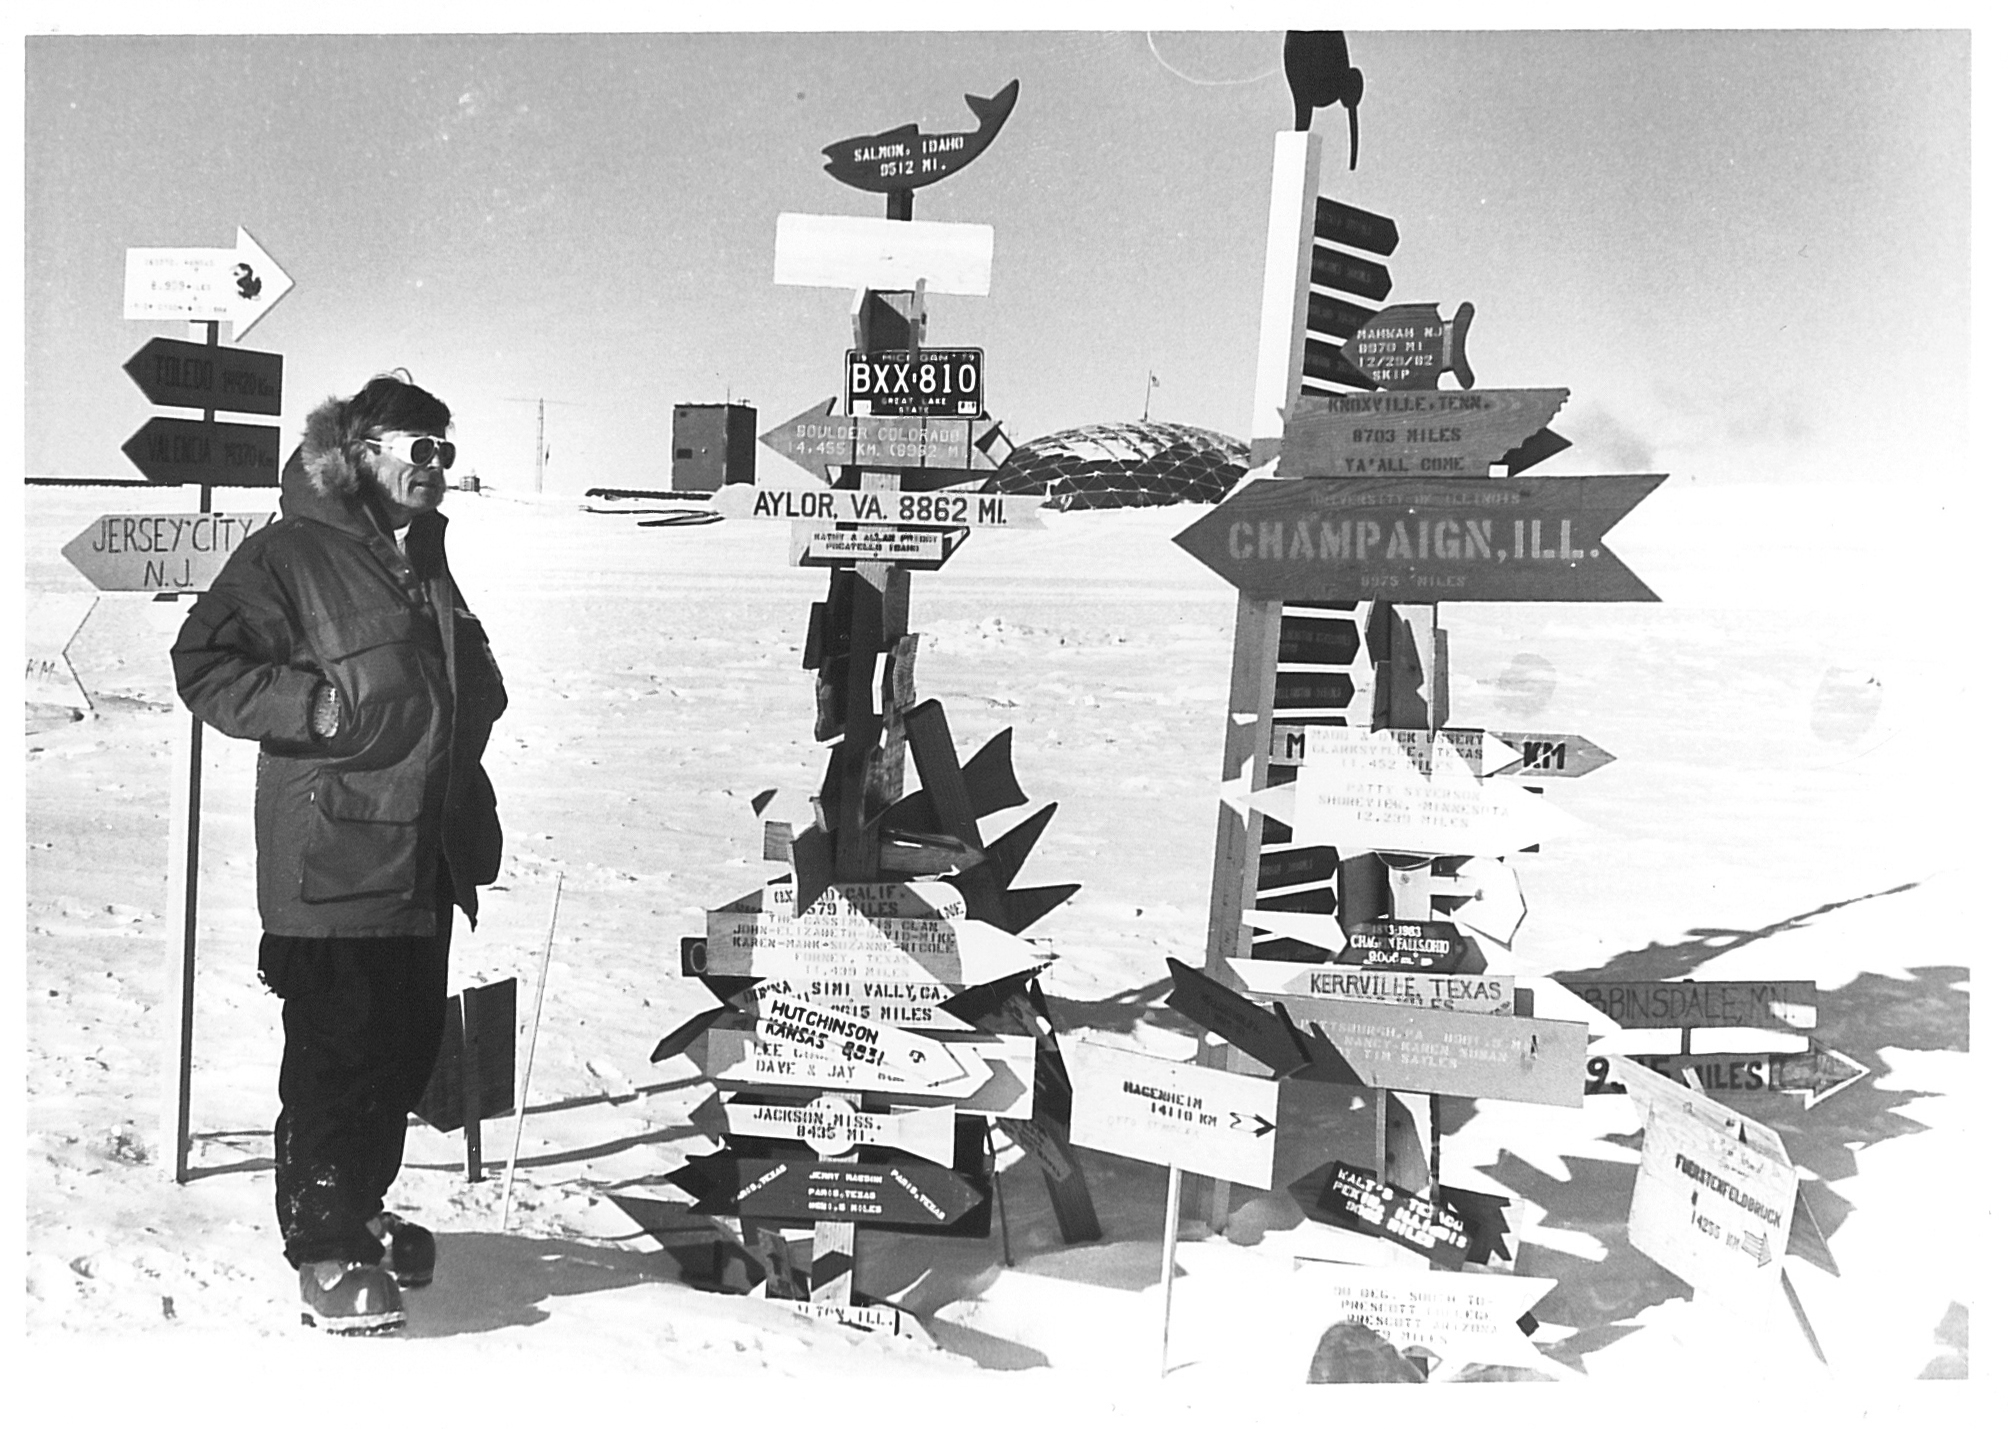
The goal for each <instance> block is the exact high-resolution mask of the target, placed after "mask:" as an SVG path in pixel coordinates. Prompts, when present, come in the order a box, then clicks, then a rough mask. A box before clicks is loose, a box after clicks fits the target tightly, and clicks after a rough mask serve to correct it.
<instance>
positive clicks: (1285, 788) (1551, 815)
mask: <svg viewBox="0 0 2008 1429" xmlns="http://www.w3.org/2000/svg"><path fill="white" fill-rule="evenodd" d="M1391 734H1392V732H1391V731H1389V730H1366V729H1358V728H1354V727H1352V726H1347V725H1312V726H1310V727H1309V728H1308V729H1307V731H1306V742H1305V756H1304V763H1303V765H1302V767H1301V769H1300V770H1299V773H1298V777H1297V779H1296V781H1295V782H1294V783H1290V784H1278V785H1275V786H1273V787H1271V788H1268V789H1259V790H1255V791H1253V792H1252V793H1249V794H1248V795H1247V796H1246V802H1247V804H1248V807H1250V808H1251V809H1254V810H1256V811H1258V812H1260V813H1263V814H1267V815H1268V816H1269V817H1271V818H1274V819H1278V820H1281V821H1282V822H1283V823H1285V824H1288V825H1289V826H1290V827H1291V828H1292V829H1293V830H1294V831H1295V833H1296V836H1297V838H1298V839H1299V840H1300V841H1301V842H1304V843H1329V844H1331V845H1332V846H1333V847H1335V848H1340V849H1344V850H1348V851H1354V852H1357V851H1363V850H1367V849H1376V850H1381V851H1384V852H1402V853H1416V854H1508V853H1514V852H1517V851H1519V850H1521V849H1524V848H1526V847H1527V846H1528V845H1530V844H1538V843H1540V842H1542V840H1543V839H1546V838H1551V837H1554V836H1557V835H1560V834H1565V833H1568V832H1571V831H1573V830H1575V829H1577V828H1579V827H1581V821H1580V820H1578V819H1576V818H1575V817H1574V816H1573V815H1571V814H1568V813H1566V812H1564V811H1563V810H1561V809H1559V808H1556V807H1554V805H1553V804H1551V803H1550V802H1549V801H1548V800H1546V799H1543V798H1541V797H1540V796H1539V795H1536V794H1531V793H1529V792H1528V791H1526V790H1524V789H1521V788H1518V787H1517V786H1515V785H1512V784H1502V783H1500V782H1499V781H1497V780H1490V779H1479V778H1477V777H1476V776H1474V775H1473V774H1472V773H1471V771H1470V769H1469V768H1468V767H1467V766H1466V765H1465V763H1464V761H1463V760H1462V759H1461V758H1458V757H1457V756H1456V755H1455V754H1454V753H1451V754H1449V755H1448V756H1447V757H1439V758H1435V759H1433V760H1432V762H1431V764H1430V766H1429V767H1428V769H1427V770H1423V769H1419V768H1418V767H1417V763H1416V760H1415V759H1414V757H1413V755H1412V752H1411V749H1410V748H1409V747H1405V746H1404V745H1403V743H1402V742H1401V741H1400V740H1398V739H1395V738H1392V737H1390V735H1391Z"/></svg>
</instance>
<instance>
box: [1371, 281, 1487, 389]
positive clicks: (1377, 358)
mask: <svg viewBox="0 0 2008 1429" xmlns="http://www.w3.org/2000/svg"><path fill="white" fill-rule="evenodd" d="M1474 311H1475V310H1474V309H1473V308H1472V306H1471V304H1469V303H1464V304H1461V305H1460V306H1459V307H1458V309H1457V315H1456V316H1455V317H1453V318H1451V319H1450V320H1449V321H1448V322H1446V321H1444V319H1443V318H1442V317H1441V316H1439V315H1438V313H1437V311H1436V304H1434V303H1396V304H1395V305H1394V306H1392V307H1386V308H1382V309H1381V310H1380V311H1379V312H1377V313H1375V314H1374V315H1373V316H1372V317H1370V318H1368V319H1367V320H1366V321H1365V322H1363V323H1361V324H1360V326H1359V330H1358V331H1356V332H1355V333H1354V334H1353V335H1352V336H1351V337H1350V338H1348V339H1347V340H1346V347H1345V354H1346V361H1348V362H1350V363H1352V365H1353V366H1354V367H1356V368H1358V369H1359V370H1360V371H1361V372H1362V373H1364V374H1365V375H1366V376H1367V378H1369V379H1370V380H1371V381H1372V382H1373V383H1374V385H1375V386H1377V387H1385V388H1388V389H1390V390H1392V391H1397V392H1411V391H1425V392H1426V391H1433V390H1435V387H1436V379H1437V377H1438V375H1439V374H1441V373H1444V372H1448V373H1451V374H1452V375H1453V376H1455V377H1456V378H1457V382H1458V385H1459V386H1461V387H1463V388H1464V389H1465V390H1466V391H1467V392H1468V391H1470V390H1471V384H1472V382H1473V381H1475V380H1476V379H1474V378H1473V377H1472V375H1471V364H1470V363H1468V362H1466V361H1465V360H1464V339H1465V336H1466V335H1467V334H1468V333H1469V332H1470V331H1471V319H1472V316H1473V313H1474Z"/></svg>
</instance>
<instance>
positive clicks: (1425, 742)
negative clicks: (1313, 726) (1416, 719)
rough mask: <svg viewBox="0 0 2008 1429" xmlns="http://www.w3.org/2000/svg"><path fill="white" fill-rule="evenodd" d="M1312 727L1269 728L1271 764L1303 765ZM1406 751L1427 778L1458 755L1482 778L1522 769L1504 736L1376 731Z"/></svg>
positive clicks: (1281, 722) (1467, 731)
mask: <svg viewBox="0 0 2008 1429" xmlns="http://www.w3.org/2000/svg"><path fill="white" fill-rule="evenodd" d="M1309 728H1310V727H1309V726H1307V725H1301V724H1295V723H1292V722H1289V721H1285V720H1278V721H1277V722H1276V723H1275V724H1273V725H1271V726H1270V727H1269V762H1270V764H1272V765H1277V764H1302V763H1303V762H1304V747H1305V742H1306V741H1307V740H1308V739H1309V737H1310V736H1309V734H1308V733H1307V731H1308V729H1309ZM1375 733H1376V734H1383V735H1386V736H1388V737H1389V738H1390V739H1392V740H1393V741H1394V742H1395V743H1396V744H1399V745H1400V746H1401V747H1402V750H1403V752H1404V753H1406V754H1407V755H1408V757H1409V759H1410V761H1411V762H1412V763H1414V764H1415V766H1416V768H1417V769H1419V770H1420V771H1421V772H1422V773H1424V774H1427V773H1428V772H1429V771H1430V769H1431V768H1432V767H1433V765H1432V763H1431V761H1432V760H1434V759H1435V758H1436V757H1437V756H1438V755H1439V754H1441V755H1446V756H1448V755H1455V756H1456V757H1457V758H1459V759H1462V760H1463V761H1464V764H1465V767H1466V768H1468V769H1470V771H1471V772H1472V773H1473V774H1476V775H1479V776H1481V777H1484V776H1490V775H1493V774H1506V773H1512V772H1514V771H1515V770H1516V769H1517V767H1518V766H1519V765H1520V763H1521V762H1522V761H1521V755H1520V751H1519V750H1518V749H1516V748H1514V747H1513V746H1512V745H1510V744H1508V743H1507V742H1506V741H1505V740H1504V739H1502V738H1501V737H1500V736H1498V735H1496V734H1493V733H1492V732H1491V731H1490V730H1484V729H1452V728H1445V729H1439V730H1435V731H1431V730H1426V729H1383V730H1376V731H1375Z"/></svg>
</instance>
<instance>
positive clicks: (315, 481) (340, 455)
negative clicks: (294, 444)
mask: <svg viewBox="0 0 2008 1429" xmlns="http://www.w3.org/2000/svg"><path fill="white" fill-rule="evenodd" d="M347 418H348V403H346V402H344V401H343V400H342V399H341V398H339V397H330V398H328V399H327V400H326V401H324V402H322V403H321V404H320V405H319V406H317V407H315V408H314V410H313V411H311V412H309V413H307V425H306V427H305V429H304V430H303V431H302V432H301V433H300V463H301V465H302V466H303V467H305V469H306V473H307V484H308V486H309V487H311V488H312V489H313V491H314V492H315V493H317V494H318V495H321V496H335V497H349V498H353V497H355V496H357V495H359V494H360V493H361V491H362V489H363V474H362V469H361V467H360V466H359V465H358V462H359V461H360V458H361V445H362V444H361V436H362V434H361V433H360V432H354V431H350V430H349V423H348V420H347Z"/></svg>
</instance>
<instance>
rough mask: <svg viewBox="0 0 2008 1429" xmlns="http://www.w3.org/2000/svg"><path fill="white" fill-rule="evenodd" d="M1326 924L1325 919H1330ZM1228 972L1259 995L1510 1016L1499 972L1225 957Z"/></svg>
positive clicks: (1509, 984)
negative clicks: (1410, 969)
mask: <svg viewBox="0 0 2008 1429" xmlns="http://www.w3.org/2000/svg"><path fill="white" fill-rule="evenodd" d="M1327 921H1330V920H1329V919H1328V920H1327ZM1227 971H1228V972H1230V973H1232V974H1233V975H1234V977H1235V978H1236V979H1237V980H1238V981H1239V982H1240V984H1241V986H1242V989H1243V990H1244V991H1247V992H1252V993H1255V994H1257V995H1258V996H1271V997H1277V996H1282V995H1285V994H1293V995H1296V996H1299V997H1330V998H1338V999H1350V1000H1353V1001H1357V1002H1399V1003H1406V1004H1408V1005H1409V1006H1411V1007H1434V1008H1439V1009H1441V1010H1443V1011H1445V1012H1484V1013H1490V1014H1492V1015H1493V1016H1495V1017H1496V1016H1511V1015H1512V1013H1513V979H1512V978H1510V977H1507V976H1504V975H1502V974H1499V973H1489V972H1488V973H1424V972H1406V971H1402V970H1399V969H1389V968H1366V967H1358V966H1353V965H1349V964H1344V963H1292V962H1284V961H1282V960H1280V959H1272V958H1229V959H1227Z"/></svg>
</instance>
